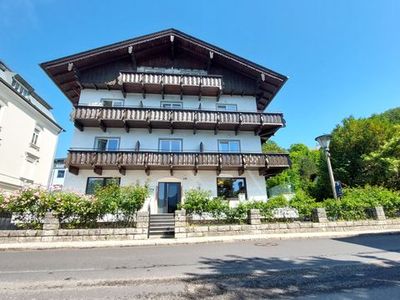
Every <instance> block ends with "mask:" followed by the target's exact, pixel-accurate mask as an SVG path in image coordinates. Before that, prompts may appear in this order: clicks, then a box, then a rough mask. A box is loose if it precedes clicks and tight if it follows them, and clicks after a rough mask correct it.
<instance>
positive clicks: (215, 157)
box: [67, 150, 290, 168]
mask: <svg viewBox="0 0 400 300" xmlns="http://www.w3.org/2000/svg"><path fill="white" fill-rule="evenodd" d="M196 157H197V158H196ZM67 165H68V166H75V167H78V168H79V167H81V168H88V167H89V168H90V167H93V166H104V167H113V166H114V167H119V166H128V167H135V168H136V167H139V168H142V167H143V168H144V167H145V166H151V167H153V168H157V167H159V168H165V167H168V166H174V167H179V166H180V167H193V168H194V167H195V166H198V167H218V166H221V167H222V168H224V167H234V168H240V167H254V168H265V167H268V168H286V167H288V166H289V165H290V159H289V156H288V155H287V154H261V153H260V154H247V153H246V154H241V153H221V154H219V153H192V152H188V153H187V152H182V153H178V152H177V153H168V152H133V151H113V152H111V151H110V152H103V151H79V150H70V153H69V154H68V158H67Z"/></svg>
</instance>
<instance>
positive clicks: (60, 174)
mask: <svg viewBox="0 0 400 300" xmlns="http://www.w3.org/2000/svg"><path fill="white" fill-rule="evenodd" d="M64 175H65V170H58V171H57V178H64Z"/></svg>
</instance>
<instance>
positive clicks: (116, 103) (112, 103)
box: [101, 99, 124, 107]
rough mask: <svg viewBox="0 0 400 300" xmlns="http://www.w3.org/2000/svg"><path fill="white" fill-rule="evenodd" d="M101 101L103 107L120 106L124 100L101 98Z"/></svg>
mask: <svg viewBox="0 0 400 300" xmlns="http://www.w3.org/2000/svg"><path fill="white" fill-rule="evenodd" d="M101 103H102V104H103V106H104V107H122V106H124V100H121V99H101Z"/></svg>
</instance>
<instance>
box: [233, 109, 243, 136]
mask: <svg viewBox="0 0 400 300" xmlns="http://www.w3.org/2000/svg"><path fill="white" fill-rule="evenodd" d="M242 121H243V116H242V114H241V113H239V123H238V124H237V125H236V127H235V135H238V133H239V130H240V127H241V126H242Z"/></svg>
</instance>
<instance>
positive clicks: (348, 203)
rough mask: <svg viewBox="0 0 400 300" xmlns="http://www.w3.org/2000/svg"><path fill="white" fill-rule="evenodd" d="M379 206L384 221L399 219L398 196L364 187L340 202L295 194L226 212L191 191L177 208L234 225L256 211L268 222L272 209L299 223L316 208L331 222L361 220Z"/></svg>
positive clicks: (218, 202)
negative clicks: (289, 211)
mask: <svg viewBox="0 0 400 300" xmlns="http://www.w3.org/2000/svg"><path fill="white" fill-rule="evenodd" d="M376 206H382V207H383V208H384V210H385V214H386V216H387V217H388V218H395V217H400V193H399V192H398V191H391V190H388V189H386V188H383V187H371V186H366V187H363V188H350V189H345V190H344V195H343V197H342V198H341V199H338V200H335V199H327V200H325V201H323V202H317V201H316V200H315V199H314V198H312V197H310V196H309V195H307V194H306V193H305V192H302V191H299V192H297V193H296V194H295V195H294V197H293V198H292V199H291V200H290V201H288V200H286V198H284V197H283V196H278V197H273V198H271V199H269V200H268V201H267V202H263V201H246V202H241V203H240V204H239V205H238V206H237V207H235V208H230V207H229V203H228V201H227V200H224V199H222V198H212V197H211V192H209V191H204V190H200V189H192V190H189V191H188V192H186V194H185V203H184V204H183V205H182V206H181V207H182V208H183V209H185V210H186V212H187V214H188V215H195V214H197V215H200V216H202V215H204V214H205V213H207V214H211V215H212V216H213V217H214V218H216V219H217V220H222V219H223V220H225V221H227V222H231V223H235V222H242V221H243V220H245V219H246V218H247V212H248V210H250V209H253V208H256V209H259V210H260V213H261V215H262V217H263V218H264V219H265V220H271V219H272V212H273V210H274V209H275V208H280V207H293V208H295V209H297V210H298V212H299V219H301V220H311V217H312V212H313V210H314V209H315V208H317V207H325V209H326V211H327V215H328V218H329V219H331V220H362V219H368V218H370V217H371V213H370V212H371V209H372V208H373V207H376Z"/></svg>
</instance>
